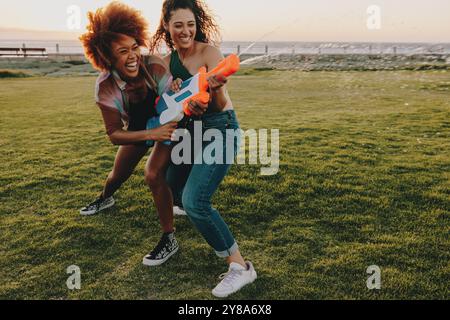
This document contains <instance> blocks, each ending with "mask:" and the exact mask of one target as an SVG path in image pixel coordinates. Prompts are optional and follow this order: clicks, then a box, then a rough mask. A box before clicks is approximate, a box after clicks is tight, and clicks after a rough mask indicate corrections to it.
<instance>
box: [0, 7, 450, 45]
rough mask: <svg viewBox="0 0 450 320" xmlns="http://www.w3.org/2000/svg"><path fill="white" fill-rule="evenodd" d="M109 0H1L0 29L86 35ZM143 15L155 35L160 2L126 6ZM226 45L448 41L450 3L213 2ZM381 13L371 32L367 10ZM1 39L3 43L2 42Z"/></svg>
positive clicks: (213, 8) (449, 39)
mask: <svg viewBox="0 0 450 320" xmlns="http://www.w3.org/2000/svg"><path fill="white" fill-rule="evenodd" d="M108 2H109V1H108V0H97V1H96V0H57V1H55V0H39V1H35V0H1V2H0V14H1V19H0V28H22V29H38V30H54V31H76V32H77V33H82V32H83V30H84V26H85V23H86V19H85V16H86V12H87V11H89V10H93V9H96V8H97V7H101V6H103V5H105V4H107V3H108ZM123 2H125V3H128V4H130V5H132V6H134V7H136V8H138V9H140V10H142V11H143V13H144V14H145V16H146V17H147V18H148V19H149V21H150V24H151V30H152V31H153V30H154V29H155V27H156V25H157V23H158V20H159V17H160V10H161V4H162V0H128V1H126V0H125V1H123ZM206 2H207V3H208V5H209V6H210V8H211V9H212V10H213V11H214V13H215V14H216V16H217V20H218V22H219V24H220V26H221V29H222V34H223V38H224V40H229V41H231V40H249V41H253V40H257V39H259V38H261V37H262V36H263V35H265V34H268V33H269V35H268V36H266V37H264V38H263V39H262V40H264V41H277V40H278V41H405V42H408V41H418V42H421V41H429V42H450V1H449V0H314V1H312V0H307V1H306V0H277V1H263V0H209V1H206ZM70 5H77V6H79V8H80V9H81V15H82V20H81V29H80V30H69V29H68V27H67V19H68V14H67V8H68V7H69V6H70ZM370 5H378V6H379V7H380V9H381V28H380V29H379V30H369V29H368V27H367V19H368V14H367V8H368V7H369V6H370ZM0 40H1V39H0Z"/></svg>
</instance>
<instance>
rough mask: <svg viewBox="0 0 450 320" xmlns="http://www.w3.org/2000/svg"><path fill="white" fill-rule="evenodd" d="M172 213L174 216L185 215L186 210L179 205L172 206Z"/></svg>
mask: <svg viewBox="0 0 450 320" xmlns="http://www.w3.org/2000/svg"><path fill="white" fill-rule="evenodd" d="M173 214H174V215H176V216H187V213H186V211H184V210H183V209H181V208H180V207H173Z"/></svg>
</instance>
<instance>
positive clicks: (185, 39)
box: [180, 37, 192, 43]
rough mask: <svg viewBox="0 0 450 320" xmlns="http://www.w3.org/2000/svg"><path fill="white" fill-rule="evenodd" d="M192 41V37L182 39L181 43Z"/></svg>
mask: <svg viewBox="0 0 450 320" xmlns="http://www.w3.org/2000/svg"><path fill="white" fill-rule="evenodd" d="M191 40H192V37H180V41H181V42H182V43H189V42H190V41H191Z"/></svg>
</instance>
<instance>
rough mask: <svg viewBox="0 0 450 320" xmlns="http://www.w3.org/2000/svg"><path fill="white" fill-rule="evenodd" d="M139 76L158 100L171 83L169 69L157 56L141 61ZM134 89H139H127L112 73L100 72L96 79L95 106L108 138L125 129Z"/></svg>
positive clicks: (126, 85) (125, 84) (115, 73)
mask: <svg viewBox="0 0 450 320" xmlns="http://www.w3.org/2000/svg"><path fill="white" fill-rule="evenodd" d="M140 74H141V75H143V76H144V79H145V83H146V86H147V87H148V90H154V91H155V92H156V93H157V95H158V96H160V95H161V94H163V93H164V92H166V91H168V89H169V88H170V84H171V83H172V75H171V74H170V71H169V68H168V67H167V66H166V64H165V63H164V61H163V60H162V59H161V58H159V57H157V56H153V55H150V56H145V57H143V59H142V60H141V66H140ZM136 89H140V88H133V87H132V86H130V85H128V84H127V83H126V82H125V81H124V80H122V79H121V78H120V76H119V74H118V73H117V72H116V71H114V70H112V71H110V72H109V71H108V72H102V73H101V74H100V75H99V77H98V78H97V82H96V85H95V102H96V103H97V106H98V107H99V108H100V110H101V112H102V116H103V121H104V123H105V127H106V133H107V134H108V135H111V134H112V133H114V132H115V131H117V130H121V129H124V128H126V127H128V123H129V116H128V111H129V97H130V95H132V94H133V93H135V92H131V91H133V90H136ZM141 91H142V90H141Z"/></svg>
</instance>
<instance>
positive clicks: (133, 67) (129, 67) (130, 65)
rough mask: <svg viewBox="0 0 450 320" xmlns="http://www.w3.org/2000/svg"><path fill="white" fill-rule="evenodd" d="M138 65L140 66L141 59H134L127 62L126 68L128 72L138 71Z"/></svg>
mask: <svg viewBox="0 0 450 320" xmlns="http://www.w3.org/2000/svg"><path fill="white" fill-rule="evenodd" d="M138 66H139V61H134V62H130V63H127V64H126V65H125V68H126V69H127V71H128V72H136V71H137V70H138Z"/></svg>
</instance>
